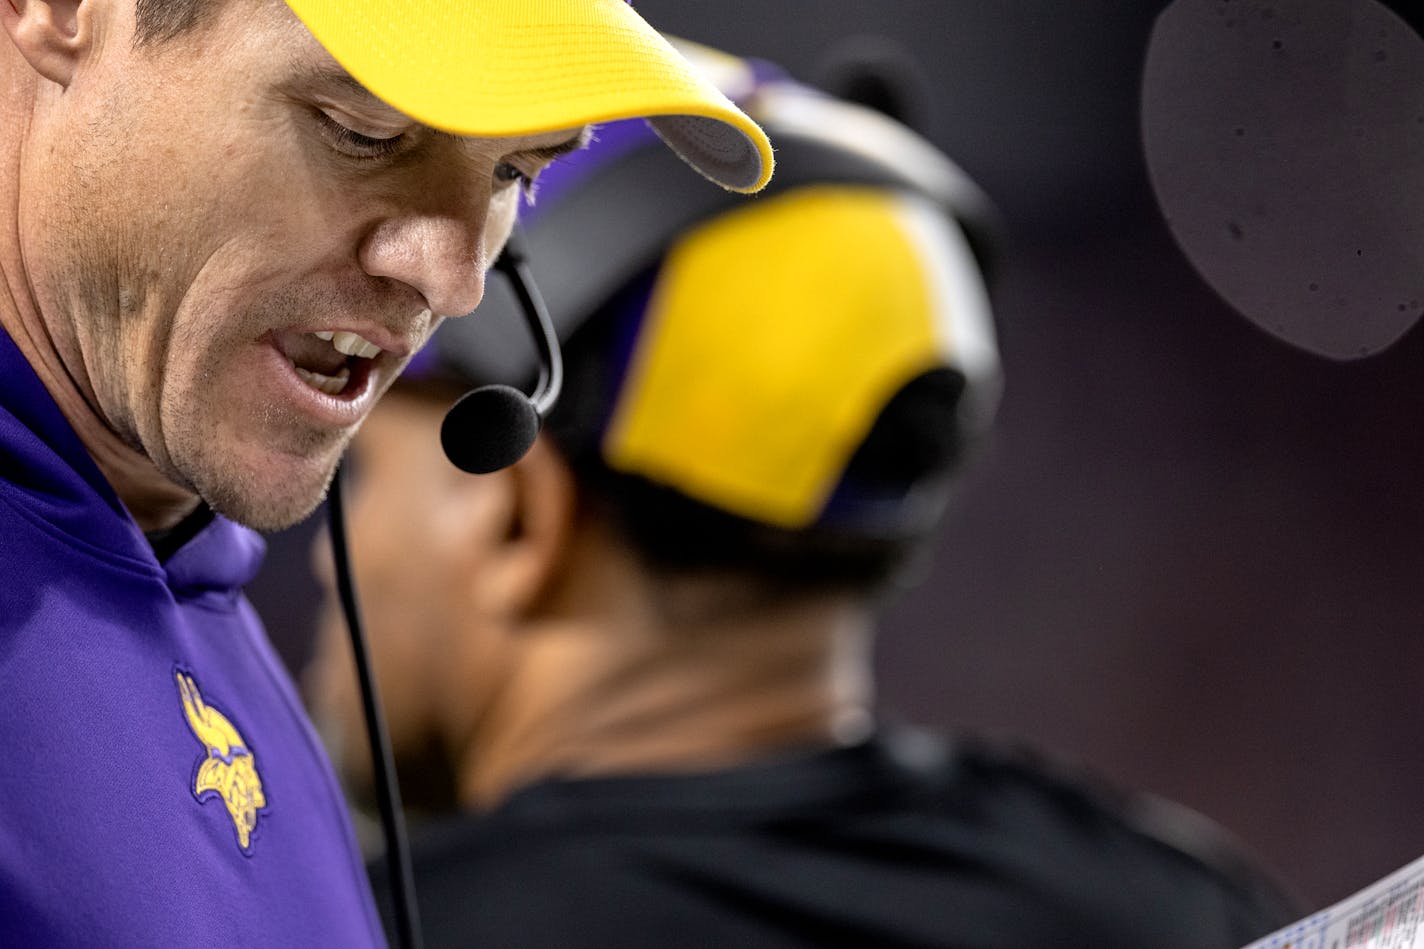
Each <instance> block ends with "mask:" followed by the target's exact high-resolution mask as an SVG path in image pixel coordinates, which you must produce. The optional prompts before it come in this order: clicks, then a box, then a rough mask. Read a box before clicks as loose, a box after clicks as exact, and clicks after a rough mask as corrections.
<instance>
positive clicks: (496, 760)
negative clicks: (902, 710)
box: [459, 597, 871, 809]
mask: <svg viewBox="0 0 1424 949" xmlns="http://www.w3.org/2000/svg"><path fill="white" fill-rule="evenodd" d="M870 626H871V623H870V619H869V616H868V613H867V612H866V610H865V609H864V608H863V607H861V606H860V605H859V604H858V603H856V602H855V601H853V600H850V599H849V598H844V599H843V598H825V597H822V598H817V599H811V598H807V599H803V600H799V601H796V602H791V603H786V604H782V605H780V606H777V607H775V608H772V609H763V610H761V611H759V612H757V613H755V614H746V615H738V616H736V617H733V618H729V619H725V620H722V621H714V622H707V623H702V624H696V625H693V624H679V626H678V628H676V629H671V628H667V626H666V625H665V624H662V623H658V622H654V621H652V620H651V614H650V613H649V612H647V611H644V612H642V613H641V614H638V613H636V612H635V611H631V610H620V611H618V612H616V613H615V614H612V615H608V616H606V617H605V618H603V619H601V620H599V621H595V622H588V621H578V622H571V621H551V622H546V623H543V624H540V625H539V626H538V627H537V628H531V629H527V630H521V631H520V632H519V633H517V634H516V635H517V636H518V637H520V638H521V639H523V640H524V641H525V642H526V643H527V645H526V646H525V647H523V650H522V651H523V656H522V659H521V661H520V662H518V663H517V664H516V669H515V674H514V675H513V676H511V677H510V678H509V680H508V681H507V684H506V685H505V687H504V688H503V690H502V693H501V700H500V701H499V702H498V703H496V707H495V708H493V709H492V710H491V711H490V713H489V714H487V715H486V716H485V721H484V722H483V723H482V726H481V727H480V728H479V729H478V730H477V732H475V733H473V734H472V735H471V737H470V740H469V741H468V742H466V743H465V744H464V746H463V747H464V753H463V757H462V760H461V764H460V769H459V776H460V777H459V780H460V796H461V801H462V803H463V804H464V805H466V806H468V807H473V808H475V809H483V808H488V807H490V806H492V805H493V804H496V803H498V802H499V801H500V800H501V799H502V798H504V797H505V796H507V795H508V794H509V793H510V792H512V791H513V790H515V789H517V788H518V787H520V786H522V785H524V784H528V783H531V782H533V781H536V780H539V779H541V778H544V777H550V776H555V775H557V776H564V777H578V776H595V775H612V774H628V773H640V772H641V773H649V772H662V773H667V772H684V773H686V772H696V771H705V770H711V769H716V768H725V767H730V766H735V765H738V764H744V763H747V762H750V761H754V760H757V759H759V758H762V757H765V756H767V755H772V754H776V753H778V752H781V751H786V750H791V749H796V748H806V747H825V746H831V745H836V744H844V743H848V742H851V741H854V740H859V739H860V738H862V737H864V736H865V735H866V734H867V733H868V731H869V728H870V721H871V715H870V710H869V709H870V699H871V686H870V673H869V664H870V660H869V648H870V638H871V635H870Z"/></svg>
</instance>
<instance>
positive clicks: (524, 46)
mask: <svg viewBox="0 0 1424 949" xmlns="http://www.w3.org/2000/svg"><path fill="white" fill-rule="evenodd" d="M287 5H288V6H289V7H291V9H292V11H293V12H294V13H295V14H296V15H297V16H298V17H299V18H300V19H301V20H302V22H303V23H305V24H306V26H307V28H308V29H309V30H311V32H312V35H314V36H315V37H316V38H317V40H318V41H319V42H320V43H321V44H322V45H323V46H324V47H326V49H327V51H328V52H330V53H331V55H332V56H333V57H334V58H335V59H336V61H337V62H338V63H340V64H341V65H342V67H343V68H345V69H346V71H347V72H349V73H350V74H351V75H352V77H353V78H355V79H356V80H357V81H358V82H360V83H361V84H362V85H363V86H365V87H366V88H367V89H369V90H370V91H371V92H372V93H373V94H375V95H376V96H378V97H380V98H381V99H383V100H384V101H386V102H387V103H389V104H390V105H391V106H393V107H394V108H396V109H399V110H400V111H401V112H404V113H405V114H406V115H409V116H410V117H411V118H413V119H416V120H417V121H419V122H423V123H425V124H426V125H430V126H432V127H434V128H438V129H441V130H443V131H446V132H452V133H454V134H458V135H476V136H489V137H505V136H515V135H537V134H541V133H544V132H552V131H558V130H560V129H569V128H577V127H580V126H583V125H589V124H594V123H599V122H610V121H613V120H616V119H627V118H636V117H647V118H648V120H649V123H650V124H651V125H652V126H653V127H654V129H655V130H656V131H657V132H658V134H659V136H661V137H662V139H663V140H664V141H665V142H667V144H668V145H669V146H670V147H671V148H672V149H673V150H674V151H675V152H677V154H678V155H680V156H681V157H682V158H683V160H685V161H686V162H687V163H688V164H690V165H692V166H693V167H694V168H696V169H697V170H698V171H700V172H701V173H702V174H704V175H706V176H707V177H708V178H711V179H712V180H713V181H716V182H717V183H718V184H721V185H722V186H724V187H726V188H730V189H732V190H734V191H744V192H751V191H757V190H759V189H760V188H761V187H762V186H763V185H765V184H766V182H767V180H768V179H770V177H771V171H772V163H773V159H772V151H771V143H770V142H769V141H767V138H766V134H765V133H764V132H762V130H761V129H760V128H759V127H758V126H757V124H756V123H755V122H753V121H752V120H751V119H749V118H748V117H747V116H746V115H745V114H744V113H743V112H742V111H741V110H740V109H738V108H737V107H736V106H735V105H733V104H732V102H731V101H730V100H729V99H728V98H727V97H726V96H724V95H723V94H722V93H721V92H719V91H718V90H717V88H716V86H714V85H713V84H712V83H711V82H710V81H709V80H708V79H706V78H705V77H703V76H702V75H701V74H700V73H699V72H698V71H697V70H696V69H695V68H694V67H693V66H692V65H691V64H689V63H688V62H687V60H686V59H684V58H683V57H682V56H681V55H680V54H679V53H678V52H677V51H676V50H674V49H673V48H672V46H671V45H670V44H669V43H668V42H667V41H666V40H665V39H664V38H663V37H662V36H661V35H659V34H658V32H657V31H656V30H654V29H653V28H652V27H651V26H649V25H648V24H647V23H646V22H644V21H643V19H642V18H641V17H639V16H638V14H637V13H635V12H634V11H633V10H632V9H631V8H630V7H629V6H628V5H627V3H625V2H624V0H543V2H540V3H530V2H528V0H478V2H469V0H466V2H461V3H455V2H449V0H445V2H437V0H424V2H419V3H392V2H390V0H287Z"/></svg>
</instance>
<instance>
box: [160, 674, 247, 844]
mask: <svg viewBox="0 0 1424 949" xmlns="http://www.w3.org/2000/svg"><path fill="white" fill-rule="evenodd" d="M175 676H176V678H177V680H178V694H179V696H181V697H182V699H183V712H184V714H186V715H187V717H188V727H189V728H191V729H192V730H193V735H194V737H196V738H197V739H198V741H199V742H200V743H201V744H202V746H203V749H204V752H205V754H204V756H203V758H201V759H199V761H198V765H197V768H196V769H195V771H194V773H193V795H194V796H195V797H197V799H198V801H199V802H206V801H208V800H210V799H211V798H213V797H217V798H219V799H220V800H221V801H222V802H223V804H225V805H226V806H227V813H228V816H229V817H231V818H232V825H233V829H234V830H236V831H237V845H238V846H239V847H241V848H242V852H243V853H245V854H248V855H251V853H252V834H253V832H254V831H256V830H257V818H258V815H259V814H260V813H261V812H262V811H264V810H266V809H267V798H266V797H265V796H264V795H263V793H262V778H261V777H260V776H259V775H258V774H257V759H256V757H254V755H253V754H252V749H251V748H249V747H247V742H245V741H243V738H242V736H241V735H239V734H238V733H237V729H236V728H234V727H233V725H232V722H230V721H228V720H227V718H226V716H224V715H223V714H222V713H221V712H219V711H218V710H217V709H215V708H213V707H212V706H211V705H209V704H207V703H206V702H204V701H203V696H202V693H201V692H199V691H198V686H197V684H196V683H195V682H194V681H193V677H192V676H190V675H187V674H185V673H184V672H183V670H181V669H179V670H177V671H176V672H175Z"/></svg>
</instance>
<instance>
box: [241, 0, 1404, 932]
mask: <svg viewBox="0 0 1424 949" xmlns="http://www.w3.org/2000/svg"><path fill="white" fill-rule="evenodd" d="M1164 5H1165V4H1163V3H1136V4H1132V3H1124V2H1101V0H1077V2H1074V3H1061V2H1054V0H1005V2H1002V3H993V4H985V3H979V2H968V0H878V2H876V3H865V2H852V0H783V2H779V3H767V2H766V0H720V2H717V3H690V2H688V0H639V2H638V4H637V6H638V8H639V10H640V11H641V12H642V13H643V14H644V16H645V17H647V18H648V19H649V20H650V21H651V22H652V23H653V24H654V25H656V26H658V27H659V28H661V29H663V30H665V31H668V32H671V33H675V34H680V35H683V36H686V37H689V38H692V39H696V40H699V41H702V42H706V43H709V44H712V45H717V46H721V47H723V48H725V49H728V50H730V51H732V52H736V53H739V54H743V55H753V56H760V57H765V58H767V59H771V60H774V61H777V62H779V63H781V64H783V65H784V66H785V67H787V68H788V69H789V70H790V72H791V73H792V74H793V75H795V76H797V77H799V78H803V79H815V78H817V77H818V76H820V75H822V74H823V73H824V70H825V69H826V66H827V63H828V62H830V61H833V60H835V59H837V58H838V57H839V55H840V53H841V52H843V51H844V49H845V44H846V43H847V37H862V38H864V37H879V38H882V39H888V40H889V41H891V42H893V43H894V44H898V45H899V46H900V47H902V48H903V49H904V50H906V51H908V52H909V53H910V54H911V55H912V56H913V57H914V58H915V59H916V60H917V61H918V66H919V74H920V80H921V91H922V92H923V99H922V105H923V110H922V115H923V123H922V126H923V127H922V131H924V132H925V133H926V134H927V135H928V136H929V137H930V138H931V139H933V140H934V141H935V142H936V143H937V144H939V145H940V146H941V147H943V148H944V149H945V150H946V151H947V152H948V153H949V154H950V155H951V156H952V157H954V158H955V159H956V160H957V161H958V162H959V163H960V164H961V165H962V166H963V167H964V168H965V170H966V171H968V172H969V173H970V175H971V176H972V177H974V178H975V179H976V180H977V181H978V182H979V183H980V184H981V185H982V186H983V187H984V188H985V189H986V190H987V191H988V192H989V193H990V194H991V195H992V196H993V198H994V199H995V200H996V202H997V203H998V205H999V206H1000V208H1001V209H1002V210H1003V212H1004V215H1005V218H1006V220H1007V231H1008V233H1007V236H1008V243H1007V253H1006V256H1005V260H1004V265H1003V266H1002V268H1001V270H1000V272H999V279H998V282H997V286H996V287H995V293H994V297H995V303H996V310H997V314H998V317H999V328H1000V342H1001V346H1002V349H1003V356H1004V361H1005V365H1006V372H1007V387H1006V390H1005V396H1004V402H1003V405H1002V409H1001V413H1000V421H999V425H998V429H997V432H996V434H995V436H994V437H993V439H992V443H991V444H990V446H989V449H988V451H987V453H986V455H985V457H984V458H983V460H982V463H981V464H980V466H979V467H978V468H977V469H976V470H975V471H974V472H973V474H972V475H971V476H970V477H969V478H968V479H967V482H966V485H965V489H964V492H963V496H962V498H961V503H960V505H959V507H958V509H957V511H956V513H955V514H954V515H953V516H952V517H951V518H950V521H949V523H948V525H947V527H946V529H945V532H944V534H943V537H942V539H941V541H940V543H939V553H938V559H937V561H936V563H935V565H934V567H933V569H932V574H931V576H929V577H928V578H927V582H926V583H925V584H924V585H923V586H922V587H921V588H920V589H919V590H917V591H916V592H915V593H913V594H912V595H911V596H909V598H908V599H906V600H905V601H904V602H902V603H901V604H899V605H898V606H897V607H896V608H895V609H894V610H893V612H892V613H891V615H890V617H889V621H888V622H887V624H886V629H885V633H884V636H883V638H882V641H881V651H880V667H881V670H882V672H883V684H882V693H881V703H882V706H883V707H884V709H885V711H886V713H887V714H889V715H893V716H896V717H901V718H906V719H912V720H918V721H922V722H927V723H931V724H936V725H941V726H946V727H971V728H975V729H980V730H988V731H990V732H992V733H994V734H996V735H1002V736H1009V737H1012V738H1016V739H1023V740H1026V741H1028V742H1029V743H1031V744H1034V745H1037V746H1040V747H1042V748H1044V749H1046V750H1048V751H1050V752H1051V753H1052V754H1054V755H1056V756H1059V757H1062V758H1066V759H1068V760H1069V761H1071V762H1074V763H1076V764H1077V765H1079V766H1083V767H1087V768H1089V769H1091V770H1092V771H1093V772H1096V773H1097V774H1099V775H1101V776H1103V777H1105V778H1107V779H1109V780H1112V781H1114V782H1117V783H1119V784H1123V785H1127V786H1130V787H1135V788H1143V789H1147V790H1151V791H1155V792H1158V793H1161V794H1164V795H1167V796H1169V797H1172V798H1175V799H1177V800H1179V801H1181V802H1183V803H1185V804H1188V805H1190V806H1192V807H1194V808H1196V809H1198V810H1200V811H1203V812H1205V813H1206V814H1208V815H1210V816H1212V817H1213V818H1215V819H1216V820H1218V821H1220V822H1221V823H1223V824H1225V825H1226V826H1227V827H1229V828H1230V829H1231V830H1233V831H1234V832H1235V833H1236V834H1237V835H1238V836H1239V837H1240V838H1242V839H1243V840H1244V841H1245V842H1246V843H1247V844H1248V845H1249V846H1250V847H1251V848H1252V849H1254V850H1255V852H1256V853H1257V854H1259V855H1260V856H1261V857H1262V858H1263V859H1264V860H1265V861H1266V862H1267V863H1268V864H1269V865H1271V866H1272V867H1274V868H1275V869H1276V870H1277V872H1278V873H1279V874H1280V875H1281V876H1282V877H1283V878H1284V879H1285V880H1286V881H1287V882H1288V883H1289V884H1291V885H1293V886H1294V887H1295V888H1296V889H1297V890H1298V891H1299V892H1300V894H1301V895H1302V896H1303V897H1304V898H1305V899H1307V900H1308V901H1309V902H1311V903H1313V904H1324V903H1326V902H1330V901H1333V900H1335V899H1338V898H1340V897H1343V896H1345V895H1346V894H1347V893H1348V892H1350V891H1352V890H1354V889H1356V888H1358V887H1360V886H1362V885H1364V884H1365V883H1367V882H1369V881H1371V880H1373V879H1375V878H1377V877H1379V876H1383V875H1384V874H1385V873H1386V872H1388V871H1390V870H1392V869H1394V868H1396V867H1397V866H1399V865H1401V864H1403V863H1405V862H1407V861H1409V860H1411V859H1413V858H1415V857H1417V856H1419V855H1420V854H1424V809H1421V808H1420V807H1419V806H1418V805H1419V802H1420V801H1421V798H1424V795H1421V791H1420V789H1421V788H1424V755H1421V754H1420V752H1421V741H1420V737H1419V736H1420V735H1421V733H1424V701H1421V698H1424V635H1421V633H1424V591H1421V585H1420V580H1419V578H1420V577H1421V576H1424V485H1421V484H1420V483H1419V478H1420V475H1421V473H1424V464H1421V463H1424V425H1421V424H1420V422H1421V420H1424V373H1421V371H1420V370H1421V368H1424V358H1421V357H1424V339H1421V334H1420V333H1419V332H1412V333H1411V334H1409V335H1408V336H1406V337H1405V338H1404V340H1403V341H1402V342H1401V343H1400V344H1399V345H1397V346H1396V347H1395V348H1394V349H1392V350H1390V351H1388V352H1387V353H1385V354H1384V355H1383V356H1379V357H1375V358H1373V359H1370V360H1367V361H1363V362H1356V363H1345V364H1341V363H1333V362H1328V361H1325V360H1322V359H1317V358H1314V357H1311V356H1308V355H1306V354H1304V353H1301V352H1298V351H1296V350H1293V349H1291V348H1290V347H1288V346H1287V345H1285V344H1283V343H1280V342H1278V341H1276V340H1274V339H1272V338H1270V337H1267V336H1266V335H1265V334H1263V333H1262V332H1260V331H1259V330H1257V329H1255V328H1254V327H1252V326H1251V325H1250V324H1248V323H1247V322H1245V321H1244V320H1242V319H1241V318H1239V317H1238V316H1236V315H1235V314H1234V313H1233V312H1232V311H1231V310H1230V309H1229V308H1228V307H1227V306H1226V305H1225V304H1223V303H1221V302H1220V301H1219V300H1218V299H1217V298H1216V297H1215V296H1214V295H1213V293H1212V292H1211V291H1210V290H1209V289H1208V288H1207V287H1206V285H1205V284H1204V283H1203V282H1202V281H1201V280H1200V279H1199V278H1198V277H1197V276H1196V275H1195V274H1194V272H1193V271H1192V269H1191V267H1190V265H1189V264H1188V263H1187V262H1186V260H1185V258H1184V257H1183V256H1182V255H1181V253H1180V252H1179V251H1178V250H1177V249H1176V248H1175V246H1174V245H1173V243H1172V240H1171V238H1170V236H1169V234H1168V233H1167V231H1166V228H1165V227H1164V225H1163V223H1162V219H1161V216H1160V214H1159V212H1158V211H1157V210H1156V207H1155V205H1154V202H1153V199H1152V195H1151V191H1150V188H1149V186H1148V181H1147V174H1146V170H1145V166H1144V161H1143V157H1142V149H1141V145H1140V137H1139V122H1138V111H1137V110H1138V86H1139V82H1140V77H1141V72H1142V62H1143V56H1144V52H1145V50H1146V45H1147V39H1148V35H1149V32H1150V30H1151V27H1152V23H1153V19H1154V16H1155V14H1156V13H1157V12H1158V10H1159V9H1160V8H1161V7H1163V6H1164ZM312 531H313V524H310V523H309V524H308V525H304V526H303V527H300V528H297V529H295V530H294V531H291V532H288V533H287V534H285V535H279V536H277V537H274V538H273V539H272V543H273V555H272V556H271V558H270V559H269V562H268V565H267V568H266V569H265V571H264V574H263V575H262V577H260V578H259V580H258V582H257V584H256V586H255V588H254V589H253V591H252V594H253V600H254V602H256V604H257V605H258V608H259V609H260V610H261V611H262V612H263V613H264V615H265V616H266V618H267V620H268V623H269V626H270V627H271V630H272V633H273V636H274V639H276V640H277V641H278V643H279V647H280V648H282V649H283V651H284V654H285V656H286V657H287V658H288V660H289V661H290V662H291V663H292V664H293V665H294V666H297V667H300V665H301V664H302V663H303V662H304V660H305V657H306V655H307V646H308V643H307V635H308V625H307V624H308V623H309V622H310V616H311V609H312V606H313V604H312V594H311V592H310V587H309V585H308V584H309V581H308V580H307V579H306V576H305V569H306V550H305V548H306V545H307V544H308V542H309V538H310V536H311V534H312Z"/></svg>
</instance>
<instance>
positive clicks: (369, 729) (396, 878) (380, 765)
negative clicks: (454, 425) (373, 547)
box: [327, 469, 424, 949]
mask: <svg viewBox="0 0 1424 949" xmlns="http://www.w3.org/2000/svg"><path fill="white" fill-rule="evenodd" d="M341 479H342V472H341V469H337V472H336V477H335V478H333V479H332V482H331V494H330V498H329V500H328V515H327V516H328V521H329V524H330V534H331V554H332V558H333V560H334V561H335V565H336V589H337V593H338V594H339V595H340V597H341V611H342V612H343V613H344V614H345V616H346V628H347V629H348V630H349V631H350V632H351V654H352V657H353V658H354V659H355V660H356V678H357V680H358V681H359V682H360V683H361V709H362V711H363V712H364V713H365V715H366V737H367V738H368V739H369V741H370V745H371V767H372V769H373V776H374V779H375V784H376V803H377V806H378V807H379V808H380V812H381V828H382V829H383V830H384V832H385V836H386V857H385V859H386V869H387V872H388V874H389V876H390V881H391V895H392V902H393V903H394V904H395V916H396V936H397V938H398V939H399V940H400V945H401V946H402V947H403V949H422V946H423V945H424V943H423V941H422V940H421V935H420V913H419V910H418V909H417V907H416V903H415V880H414V873H413V872H412V870H411V863H410V845H409V843H408V842H407V841H406V833H405V820H404V818H403V816H402V813H401V802H400V786H399V784H398V783H397V782H396V775H395V770H396V769H395V763H394V759H393V758H392V755H391V739H390V735H389V734H388V733H387V731H386V721H385V718H384V717H383V716H382V714H381V706H380V703H379V701H377V698H376V683H375V677H374V675H373V674H372V671H371V656H370V651H369V650H368V649H367V647H366V634H365V633H364V632H363V629H362V626H361V611H360V606H359V604H358V603H357V602H356V589H355V586H354V585H353V584H352V582H351V564H350V561H349V558H348V556H347V552H346V516H345V513H344V512H343V510H342V506H341Z"/></svg>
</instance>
